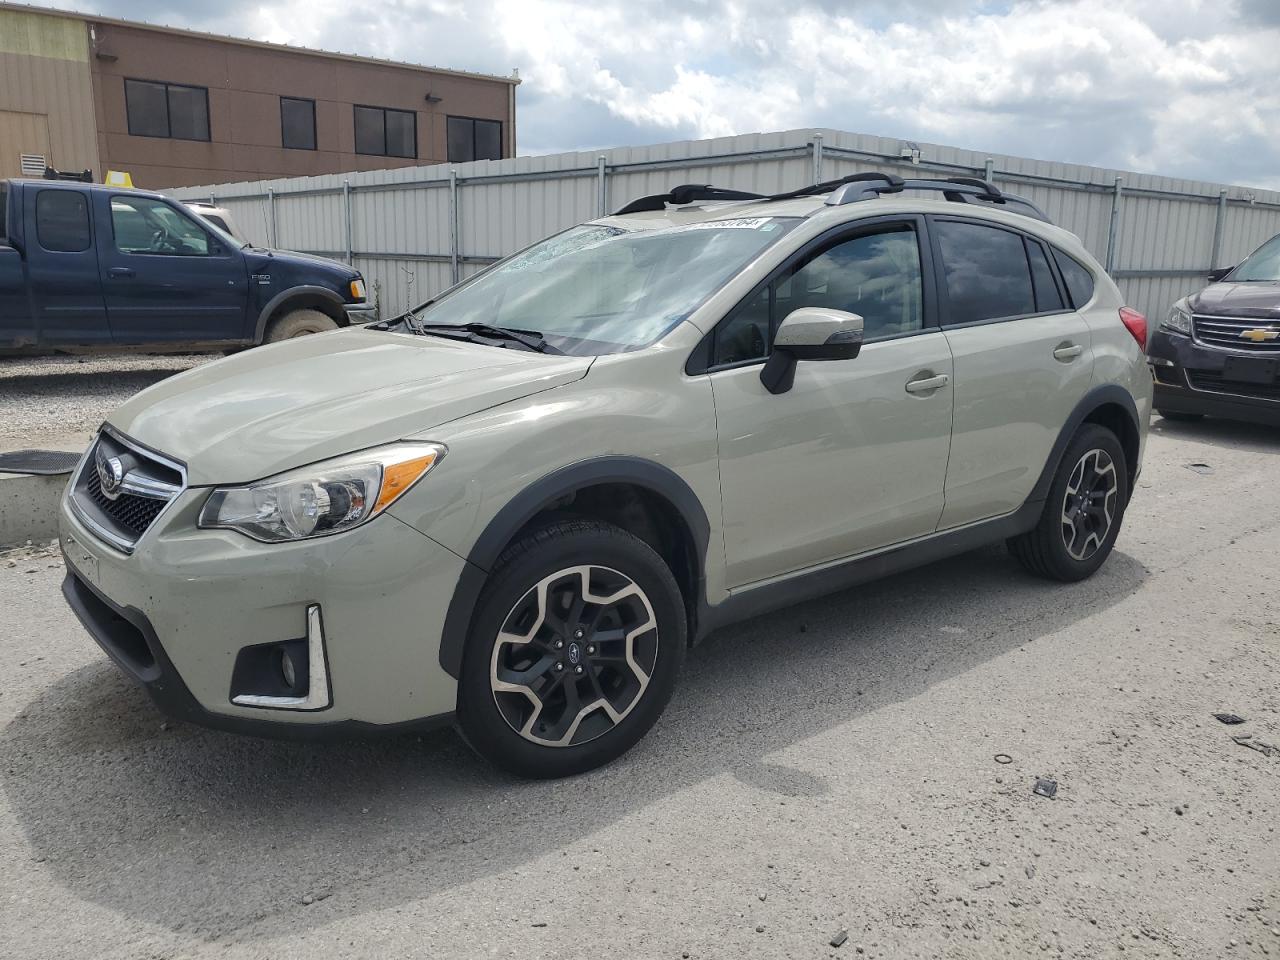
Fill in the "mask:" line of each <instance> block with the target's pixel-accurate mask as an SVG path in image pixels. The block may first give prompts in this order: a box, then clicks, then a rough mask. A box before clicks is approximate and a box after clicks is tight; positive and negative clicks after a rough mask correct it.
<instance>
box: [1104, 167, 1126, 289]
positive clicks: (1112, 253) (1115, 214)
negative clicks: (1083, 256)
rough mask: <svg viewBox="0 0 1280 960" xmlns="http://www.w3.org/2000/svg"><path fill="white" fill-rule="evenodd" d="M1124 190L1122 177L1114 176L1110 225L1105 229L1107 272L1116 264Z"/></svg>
mask: <svg viewBox="0 0 1280 960" xmlns="http://www.w3.org/2000/svg"><path fill="white" fill-rule="evenodd" d="M1123 191H1124V177H1116V185H1115V189H1114V190H1113V191H1112V193H1111V226H1110V228H1109V229H1108V230H1107V273H1110V272H1111V270H1112V268H1113V267H1114V266H1115V265H1116V239H1117V236H1118V234H1119V232H1120V199H1121V197H1122V196H1123Z"/></svg>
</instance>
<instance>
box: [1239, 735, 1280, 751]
mask: <svg viewBox="0 0 1280 960" xmlns="http://www.w3.org/2000/svg"><path fill="white" fill-rule="evenodd" d="M1231 739H1232V740H1234V741H1235V742H1236V743H1238V744H1240V746H1242V747H1248V748H1249V749H1250V750H1257V751H1258V752H1259V753H1260V754H1262V755H1263V756H1264V757H1280V747H1277V746H1276V745H1275V744H1274V743H1267V742H1266V741H1264V740H1259V739H1258V738H1257V737H1255V736H1254V735H1253V734H1251V733H1242V734H1240V736H1238V737H1232V738H1231Z"/></svg>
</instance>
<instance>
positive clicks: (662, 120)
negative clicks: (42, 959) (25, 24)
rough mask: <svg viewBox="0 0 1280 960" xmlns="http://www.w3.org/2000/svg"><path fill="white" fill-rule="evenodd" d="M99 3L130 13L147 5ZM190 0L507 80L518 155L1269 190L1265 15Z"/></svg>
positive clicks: (963, 6) (1179, 10) (733, 0)
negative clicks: (798, 132) (909, 160)
mask: <svg viewBox="0 0 1280 960" xmlns="http://www.w3.org/2000/svg"><path fill="white" fill-rule="evenodd" d="M98 2H99V6H100V7H101V8H102V9H103V10H104V12H110V13H114V14H116V15H119V16H124V17H129V16H139V15H141V16H145V15H146V6H145V3H146V2H156V3H159V2H160V0H144V6H143V7H142V8H141V9H140V8H139V6H138V2H137V0H135V2H133V3H128V2H126V0H98ZM188 2H189V3H190V4H191V5H190V6H189V7H186V6H183V5H182V3H181V0H178V2H177V3H176V5H175V4H172V3H168V2H166V3H165V5H164V7H163V9H164V10H165V11H166V15H167V18H168V19H170V20H178V21H179V22H185V23H188V24H190V25H193V26H198V27H200V28H202V29H210V30H215V31H226V32H233V33H240V34H245V33H249V34H251V35H253V36H257V37H260V38H263V39H270V40H277V41H283V42H289V43H296V44H304V45H309V46H320V47H326V48H336V49H341V50H348V51H354V52H360V53H364V54H370V55H375V56H383V57H389V58H393V59H405V60H410V61H413V62H419V63H430V64H438V65H445V66H454V67H461V68H465V69H473V70H485V71H488V72H497V73H503V74H506V73H509V71H510V69H511V68H512V67H513V66H519V67H520V71H521V76H522V77H523V78H524V81H525V83H524V85H523V86H522V87H521V89H520V93H519V103H520V107H519V109H520V112H521V116H520V138H521V149H522V151H525V152H530V151H533V152H542V151H547V150H556V149H571V148H575V147H583V148H587V147H599V146H607V145H613V144H616V143H642V142H652V141H654V140H660V139H675V138H682V137H708V136H721V135H725V134H730V133H745V132H751V131H757V130H769V129H785V128H793V127H803V126H829V127H835V128H839V129H848V130H855V131H860V132H867V133H879V134H884V135H888V136H902V137H906V138H910V139H913V140H933V141H941V142H948V143H954V144H956V145H958V146H967V147H972V148H977V149H985V150H991V151H998V152H1005V153H1014V154H1025V155H1031V156H1036V157H1042V158H1049V159H1057V160H1066V161H1072V162H1080V163H1094V164H1103V165H1111V166H1118V167H1129V168H1136V169H1140V170H1149V171H1154V172H1161V173H1167V174H1171V175H1176V176H1188V177H1198V178H1203V179H1212V180H1229V181H1238V182H1245V183H1252V184H1256V185H1262V186H1265V185H1277V184H1280V138H1277V137H1276V136H1275V135H1274V134H1273V131H1276V130H1280V84H1276V83H1275V81H1274V62H1275V55H1276V51H1277V50H1280V14H1278V13H1277V11H1276V10H1273V9H1272V2H1273V0H1236V3H1237V6H1236V7H1234V8H1233V7H1232V6H1230V4H1229V3H1228V2H1227V0H1020V2H1012V3H1010V2H997V0H987V2H963V0H916V2H915V3H910V2H908V3H901V2H890V0H864V2H861V3H858V4H856V5H855V4H852V3H848V2H843V3H842V2H839V0H799V2H794V3H790V4H785V5H784V4H778V3H772V2H765V0H693V2H690V0H595V2H591V3H571V2H567V0H466V2H463V0H392V2H389V3H384V4H379V5H377V6H373V5H370V6H366V7H363V8H361V9H360V15H361V19H360V22H359V24H358V25H357V26H354V27H353V26H352V20H351V13H352V8H351V7H350V5H349V4H346V3H339V2H338V0H248V2H243V3H238V2H236V0H226V2H224V3H223V4H220V5H217V6H214V5H208V4H203V3H197V2H195V0H188ZM1277 6H1280V4H1277ZM157 9H159V8H157Z"/></svg>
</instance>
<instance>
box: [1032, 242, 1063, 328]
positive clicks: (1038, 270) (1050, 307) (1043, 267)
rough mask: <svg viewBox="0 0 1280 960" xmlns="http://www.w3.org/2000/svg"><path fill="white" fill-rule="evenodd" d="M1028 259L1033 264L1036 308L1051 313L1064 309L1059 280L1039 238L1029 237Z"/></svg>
mask: <svg viewBox="0 0 1280 960" xmlns="http://www.w3.org/2000/svg"><path fill="white" fill-rule="evenodd" d="M1027 260H1028V262H1030V264H1031V284H1032V286H1034V287H1035V291H1036V310H1037V311H1039V312H1040V313H1049V312H1051V311H1054V310H1063V309H1065V308H1066V304H1064V303H1063V302H1062V294H1061V292H1059V290H1058V281H1056V280H1055V279H1054V278H1053V270H1052V269H1050V267H1049V258H1048V257H1046V256H1045V253H1044V247H1042V246H1040V242H1039V241H1038V240H1032V239H1031V238H1030V237H1028V238H1027Z"/></svg>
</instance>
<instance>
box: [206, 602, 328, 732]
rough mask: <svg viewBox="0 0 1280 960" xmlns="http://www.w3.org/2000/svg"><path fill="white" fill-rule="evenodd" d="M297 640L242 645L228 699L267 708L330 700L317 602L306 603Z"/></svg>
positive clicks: (312, 706)
mask: <svg viewBox="0 0 1280 960" xmlns="http://www.w3.org/2000/svg"><path fill="white" fill-rule="evenodd" d="M306 621H307V635H306V637H305V638H303V639H299V640H283V641H280V642H277V643H260V644H255V645H254V646H251V647H243V648H242V649H241V650H240V652H239V653H238V654H236V662H235V667H234V668H233V669H232V671H231V702H232V703H234V704H235V705H236V706H239V707H260V708H263V709H267V710H324V709H325V708H326V707H328V706H330V705H331V704H332V702H333V698H332V695H331V693H330V690H329V666H328V660H327V656H326V652H325V642H324V621H323V619H322V618H321V615H320V605H319V604H315V603H313V604H311V605H310V606H309V607H307V617H306Z"/></svg>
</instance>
